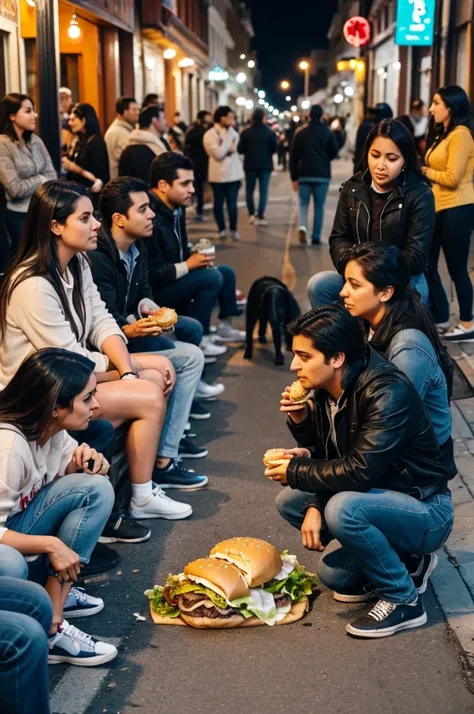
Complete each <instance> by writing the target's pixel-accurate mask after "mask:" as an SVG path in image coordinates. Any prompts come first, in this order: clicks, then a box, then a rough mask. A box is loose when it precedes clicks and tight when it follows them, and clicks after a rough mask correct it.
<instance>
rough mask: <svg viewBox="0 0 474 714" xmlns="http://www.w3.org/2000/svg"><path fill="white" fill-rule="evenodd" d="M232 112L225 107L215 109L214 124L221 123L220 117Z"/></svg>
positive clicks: (232, 111)
mask: <svg viewBox="0 0 474 714" xmlns="http://www.w3.org/2000/svg"><path fill="white" fill-rule="evenodd" d="M233 113H234V110H233V109H232V108H231V107H227V106H225V105H224V106H222V107H217V109H216V111H215V112H214V117H213V119H214V122H215V123H216V124H220V123H221V119H222V117H226V116H227V115H228V114H233Z"/></svg>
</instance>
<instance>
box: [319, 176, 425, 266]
mask: <svg viewBox="0 0 474 714" xmlns="http://www.w3.org/2000/svg"><path fill="white" fill-rule="evenodd" d="M402 175H403V176H404V180H403V181H402V182H401V183H400V184H399V185H398V186H396V188H394V190H393V191H392V194H391V195H390V197H389V198H388V199H387V204H386V206H385V207H384V209H383V211H382V215H381V216H380V234H381V239H382V240H384V241H387V242H388V243H392V244H393V245H396V246H398V247H399V248H400V250H401V251H402V253H403V255H404V256H405V258H406V259H407V261H408V264H409V266H410V273H411V275H419V274H420V273H423V272H424V270H425V268H426V264H427V262H428V257H429V254H430V248H431V240H432V238H433V231H434V225H435V204H434V196H433V192H432V190H431V188H430V187H429V186H428V184H427V183H425V182H424V181H423V180H422V179H421V178H420V177H418V176H416V175H415V174H410V173H409V174H408V175H407V176H405V174H404V172H403V174H402ZM369 186H370V174H369V172H368V171H366V172H365V173H364V174H362V173H360V172H359V173H357V174H355V175H354V176H352V177H351V178H350V179H349V180H348V181H346V182H345V183H344V184H343V185H342V188H341V193H340V195H339V203H338V205H337V211H336V216H335V218H334V225H333V228H332V231H331V235H330V237H329V250H330V253H331V258H332V262H333V263H334V265H335V267H336V269H337V270H338V271H339V272H341V270H342V266H341V258H342V255H343V253H344V251H345V250H346V249H347V248H351V247H352V246H353V245H354V244H356V243H366V242H367V241H368V240H369V236H370V220H371V218H370V216H371V199H370V192H369Z"/></svg>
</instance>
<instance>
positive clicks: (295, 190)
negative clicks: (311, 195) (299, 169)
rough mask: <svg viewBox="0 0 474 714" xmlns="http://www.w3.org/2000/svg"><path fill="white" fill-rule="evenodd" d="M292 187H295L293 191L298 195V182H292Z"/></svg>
mask: <svg viewBox="0 0 474 714" xmlns="http://www.w3.org/2000/svg"><path fill="white" fill-rule="evenodd" d="M291 185H292V187H293V191H294V192H295V193H298V181H292V182H291Z"/></svg>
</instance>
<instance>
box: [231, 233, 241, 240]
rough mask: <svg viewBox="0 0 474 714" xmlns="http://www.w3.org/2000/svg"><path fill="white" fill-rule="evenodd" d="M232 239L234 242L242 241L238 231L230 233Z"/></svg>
mask: <svg viewBox="0 0 474 714" xmlns="http://www.w3.org/2000/svg"><path fill="white" fill-rule="evenodd" d="M230 237H231V238H232V240H240V236H239V234H238V233H237V231H231V232H230Z"/></svg>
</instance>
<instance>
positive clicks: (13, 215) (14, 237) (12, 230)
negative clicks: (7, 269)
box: [5, 208, 26, 258]
mask: <svg viewBox="0 0 474 714" xmlns="http://www.w3.org/2000/svg"><path fill="white" fill-rule="evenodd" d="M25 218H26V213H20V212H19V211H9V210H8V208H7V210H6V213H5V223H6V226H7V231H8V235H9V236H10V258H14V257H15V253H16V251H17V249H18V246H19V245H20V240H21V234H22V231H23V224H24V222H25Z"/></svg>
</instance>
